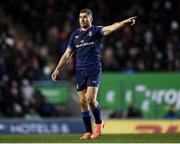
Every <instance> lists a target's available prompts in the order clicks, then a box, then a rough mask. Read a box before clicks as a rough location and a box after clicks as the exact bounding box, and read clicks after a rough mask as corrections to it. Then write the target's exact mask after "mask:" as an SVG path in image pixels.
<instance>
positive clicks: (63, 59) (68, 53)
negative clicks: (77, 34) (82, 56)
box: [51, 48, 73, 81]
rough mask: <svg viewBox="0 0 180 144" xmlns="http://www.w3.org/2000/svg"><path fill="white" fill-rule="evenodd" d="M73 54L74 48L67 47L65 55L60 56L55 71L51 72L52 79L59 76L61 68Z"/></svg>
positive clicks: (54, 79)
mask: <svg viewBox="0 0 180 144" xmlns="http://www.w3.org/2000/svg"><path fill="white" fill-rule="evenodd" d="M72 55H73V50H72V49H71V48H67V49H66V51H65V53H64V54H63V56H62V57H61V58H60V60H59V63H58V64H57V66H56V68H55V70H54V72H53V73H52V74H51V79H52V80H53V81H56V80H57V76H58V74H59V71H60V69H61V68H62V67H63V66H64V65H65V64H66V63H67V62H68V60H69V59H70V58H71V57H72Z"/></svg>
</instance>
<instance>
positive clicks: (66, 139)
mask: <svg viewBox="0 0 180 144" xmlns="http://www.w3.org/2000/svg"><path fill="white" fill-rule="evenodd" d="M80 136H81V135H80V134H62V135H1V136H0V143H3V142H6V143H180V134H104V135H102V136H101V137H100V138H99V139H89V140H80V139H79V137H80Z"/></svg>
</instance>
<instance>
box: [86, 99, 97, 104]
mask: <svg viewBox="0 0 180 144" xmlns="http://www.w3.org/2000/svg"><path fill="white" fill-rule="evenodd" d="M86 101H87V103H88V104H89V105H94V104H95V103H96V100H94V99H92V98H87V99H86Z"/></svg>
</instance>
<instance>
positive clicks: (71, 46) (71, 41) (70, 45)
mask: <svg viewBox="0 0 180 144" xmlns="http://www.w3.org/2000/svg"><path fill="white" fill-rule="evenodd" d="M73 41H74V34H73V33H72V34H71V36H70V38H69V42H68V45H67V47H68V48H70V49H72V50H74V49H75V45H74V42H73Z"/></svg>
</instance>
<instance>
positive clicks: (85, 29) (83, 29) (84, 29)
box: [81, 25, 92, 31]
mask: <svg viewBox="0 0 180 144" xmlns="http://www.w3.org/2000/svg"><path fill="white" fill-rule="evenodd" d="M91 27H92V25H89V27H87V28H83V27H81V30H82V31H87V30H88V29H89V28H91Z"/></svg>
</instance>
